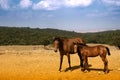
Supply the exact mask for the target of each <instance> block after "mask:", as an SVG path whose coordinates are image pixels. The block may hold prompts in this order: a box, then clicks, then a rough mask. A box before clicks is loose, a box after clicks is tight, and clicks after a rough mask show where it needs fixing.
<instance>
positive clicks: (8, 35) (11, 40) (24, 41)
mask: <svg viewBox="0 0 120 80" xmlns="http://www.w3.org/2000/svg"><path fill="white" fill-rule="evenodd" d="M55 36H60V37H69V38H72V37H82V38H83V39H85V40H86V42H89V43H105V44H111V45H116V46H120V30H114V31H104V32H95V33H77V32H74V31H65V30H58V29H50V28H46V29H40V28H29V27H21V28H17V27H5V26H0V45H40V44H44V43H45V41H49V42H50V43H52V40H53V37H55Z"/></svg>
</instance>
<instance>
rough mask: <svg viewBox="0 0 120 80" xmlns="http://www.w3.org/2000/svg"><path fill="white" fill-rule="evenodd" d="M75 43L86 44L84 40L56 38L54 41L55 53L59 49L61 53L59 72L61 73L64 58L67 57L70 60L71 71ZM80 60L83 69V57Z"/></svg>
mask: <svg viewBox="0 0 120 80" xmlns="http://www.w3.org/2000/svg"><path fill="white" fill-rule="evenodd" d="M73 43H83V44H84V45H85V44H86V43H85V41H84V40H83V39H82V38H63V37H55V38H54V40H53V45H54V51H55V52H57V50H58V49H59V53H60V66H59V71H60V72H61V68H62V62H63V56H64V55H66V56H67V58H68V63H69V69H70V70H71V62H70V54H74V53H75V52H74V45H73ZM78 56H79V58H80V66H81V67H83V63H81V55H79V54H78Z"/></svg>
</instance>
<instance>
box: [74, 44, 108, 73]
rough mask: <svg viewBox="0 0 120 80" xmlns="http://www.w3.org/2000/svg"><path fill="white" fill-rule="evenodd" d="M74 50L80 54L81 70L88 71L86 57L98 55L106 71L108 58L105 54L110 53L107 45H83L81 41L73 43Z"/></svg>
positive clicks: (106, 71)
mask: <svg viewBox="0 0 120 80" xmlns="http://www.w3.org/2000/svg"><path fill="white" fill-rule="evenodd" d="M74 52H78V54H80V55H81V56H82V60H81V61H82V62H83V71H85V70H87V71H88V57H96V56H100V57H101V59H102V61H103V62H104V72H105V73H108V72H109V71H108V60H107V58H106V54H107V53H108V55H110V50H109V48H108V47H105V46H103V45H97V46H88V45H83V44H81V43H77V44H76V43H74Z"/></svg>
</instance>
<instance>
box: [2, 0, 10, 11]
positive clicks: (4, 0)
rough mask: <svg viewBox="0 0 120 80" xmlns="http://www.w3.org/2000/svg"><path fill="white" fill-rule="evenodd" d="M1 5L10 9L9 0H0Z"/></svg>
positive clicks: (5, 8)
mask: <svg viewBox="0 0 120 80" xmlns="http://www.w3.org/2000/svg"><path fill="white" fill-rule="evenodd" d="M0 7H1V8H2V9H4V10H7V9H9V8H10V6H9V0H0Z"/></svg>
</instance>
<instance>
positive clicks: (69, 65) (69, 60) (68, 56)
mask: <svg viewBox="0 0 120 80" xmlns="http://www.w3.org/2000/svg"><path fill="white" fill-rule="evenodd" d="M67 57H68V63H69V69H71V63H70V54H68V55H67Z"/></svg>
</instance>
